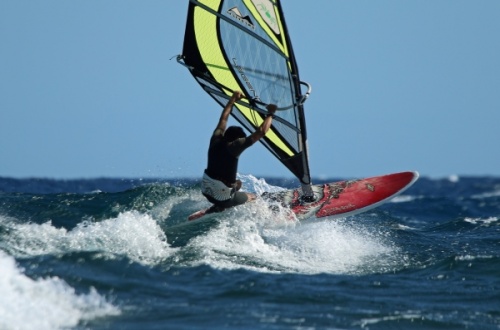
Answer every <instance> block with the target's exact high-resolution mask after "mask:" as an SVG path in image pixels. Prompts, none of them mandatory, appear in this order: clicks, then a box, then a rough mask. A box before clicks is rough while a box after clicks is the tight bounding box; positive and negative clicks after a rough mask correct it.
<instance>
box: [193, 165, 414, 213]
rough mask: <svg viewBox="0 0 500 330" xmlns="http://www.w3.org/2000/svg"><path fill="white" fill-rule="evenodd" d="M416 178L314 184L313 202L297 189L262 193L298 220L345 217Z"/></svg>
mask: <svg viewBox="0 0 500 330" xmlns="http://www.w3.org/2000/svg"><path fill="white" fill-rule="evenodd" d="M417 179H418V173H417V172H401V173H393V174H387V175H382V176H375V177H371V178H365V179H358V180H345V181H339V182H333V183H327V184H321V185H313V186H312V188H313V191H314V195H315V197H316V199H315V201H314V202H311V203H304V202H302V201H301V198H300V197H301V193H300V189H295V190H286V191H280V192H275V193H264V194H263V195H262V198H263V199H265V200H268V201H275V202H276V201H277V202H279V203H281V205H282V206H284V207H286V208H289V209H290V210H291V211H292V212H293V213H295V215H296V216H297V218H298V219H299V220H304V219H308V218H323V217H332V218H339V217H346V216H350V215H355V214H358V213H362V212H366V211H368V210H371V209H373V208H375V207H377V206H380V205H382V204H383V203H385V202H387V201H389V200H390V199H391V198H393V197H394V196H397V195H398V194H400V193H402V192H403V191H404V190H406V189H407V188H408V187H410V186H411V185H412V184H413V183H414V182H415V181H416V180H417ZM207 211H208V209H205V210H201V211H198V212H196V213H193V214H191V215H190V216H189V217H188V220H189V221H193V220H197V219H200V218H202V217H203V216H204V215H205V214H207Z"/></svg>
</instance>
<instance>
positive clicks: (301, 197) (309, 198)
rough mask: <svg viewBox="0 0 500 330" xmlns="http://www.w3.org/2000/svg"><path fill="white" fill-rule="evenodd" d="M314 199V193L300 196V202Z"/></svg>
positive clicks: (306, 202) (305, 202) (303, 202)
mask: <svg viewBox="0 0 500 330" xmlns="http://www.w3.org/2000/svg"><path fill="white" fill-rule="evenodd" d="M315 201H316V196H314V195H303V196H300V203H301V204H309V203H314V202H315Z"/></svg>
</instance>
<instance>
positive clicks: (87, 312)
mask: <svg viewBox="0 0 500 330" xmlns="http://www.w3.org/2000/svg"><path fill="white" fill-rule="evenodd" d="M381 174H383V173H381ZM242 179H243V181H244V188H246V190H250V191H254V192H257V193H259V192H262V191H265V190H279V189H281V188H294V187H295V186H296V184H297V183H296V182H295V181H294V180H280V179H271V178H268V179H265V180H264V179H256V178H254V177H252V176H244V177H243V178H242ZM327 181H336V180H335V179H330V180H324V181H323V182H327ZM315 183H320V181H319V180H315ZM206 206H208V203H207V202H206V201H205V200H204V198H203V197H202V196H201V193H200V187H199V182H198V181H197V180H184V179H179V180H161V179H158V180H154V179H148V180H130V179H95V180H49V179H11V178H0V274H1V276H0V329H2V330H3V329H144V330H146V329H500V178H497V177H459V176H450V177H448V178H442V179H430V178H426V177H425V176H424V177H421V178H420V179H419V180H418V181H417V182H416V183H415V185H414V186H412V187H411V188H410V189H408V190H407V191H405V192H404V193H403V195H400V196H398V197H396V198H395V199H394V200H392V201H391V202H389V203H387V204H385V205H382V206H380V207H379V208H377V209H374V210H372V211H369V212H367V213H364V214H360V215H356V216H353V217H349V218H345V219H337V220H332V219H328V218H327V219H324V220H322V221H307V220H306V221H302V222H297V221H294V220H293V219H290V218H289V217H288V216H286V215H285V214H283V215H281V213H273V212H271V211H270V210H269V208H268V207H266V205H265V202H263V201H257V202H256V203H252V204H247V205H244V206H240V207H238V208H235V209H232V210H229V211H227V212H225V213H219V214H215V215H211V216H210V217H209V219H208V220H207V221H205V222H203V223H199V224H193V225H186V226H182V225H181V224H182V223H183V221H184V220H185V218H186V217H187V216H188V215H189V214H190V213H192V212H194V211H197V210H198V209H201V208H203V207H206Z"/></svg>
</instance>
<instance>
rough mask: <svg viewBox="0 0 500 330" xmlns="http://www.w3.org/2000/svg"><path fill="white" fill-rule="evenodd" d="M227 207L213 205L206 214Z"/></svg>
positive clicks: (220, 210)
mask: <svg viewBox="0 0 500 330" xmlns="http://www.w3.org/2000/svg"><path fill="white" fill-rule="evenodd" d="M225 209H226V208H225V207H222V206H217V205H212V206H211V207H210V208H209V209H208V210H207V212H206V213H205V214H210V213H219V212H222V211H224V210H225Z"/></svg>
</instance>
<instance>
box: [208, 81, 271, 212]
mask: <svg viewBox="0 0 500 330" xmlns="http://www.w3.org/2000/svg"><path fill="white" fill-rule="evenodd" d="M241 98H243V94H242V93H241V92H240V91H236V92H234V93H233V95H232V97H231V99H230V100H229V101H228V102H227V104H226V106H225V107H224V109H223V110H222V114H221V116H220V119H219V123H218V124H217V127H216V128H215V131H214V133H213V135H212V138H211V139H210V147H209V149H208V165H207V168H206V169H205V173H204V174H203V180H202V184H201V192H202V193H203V195H204V196H205V197H206V198H207V199H208V201H210V202H211V203H212V204H214V205H213V206H212V207H211V208H210V210H209V211H208V213H211V212H220V211H222V210H224V209H226V208H229V207H233V206H236V205H241V204H244V203H246V202H247V201H248V200H253V199H255V195H253V194H250V193H245V192H241V191H239V190H240V188H241V181H240V180H236V173H237V171H238V159H239V156H240V155H241V153H242V152H243V151H244V150H245V149H246V148H248V147H250V146H251V145H253V144H254V143H255V142H257V141H258V140H259V139H261V138H262V137H263V136H264V135H266V133H267V131H268V130H269V128H270V127H271V123H272V120H273V117H274V113H275V112H276V105H274V104H269V105H268V106H267V110H268V111H269V113H268V115H267V116H266V118H265V119H264V122H263V123H262V124H261V125H260V127H259V128H258V129H257V130H256V131H255V132H253V133H252V134H251V135H250V136H248V137H247V136H246V135H245V132H244V131H243V129H242V128H241V127H238V126H230V127H228V128H227V129H226V126H227V121H228V118H229V115H230V114H231V110H232V109H233V105H234V104H235V103H236V102H237V101H239V100H240V99H241Z"/></svg>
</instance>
